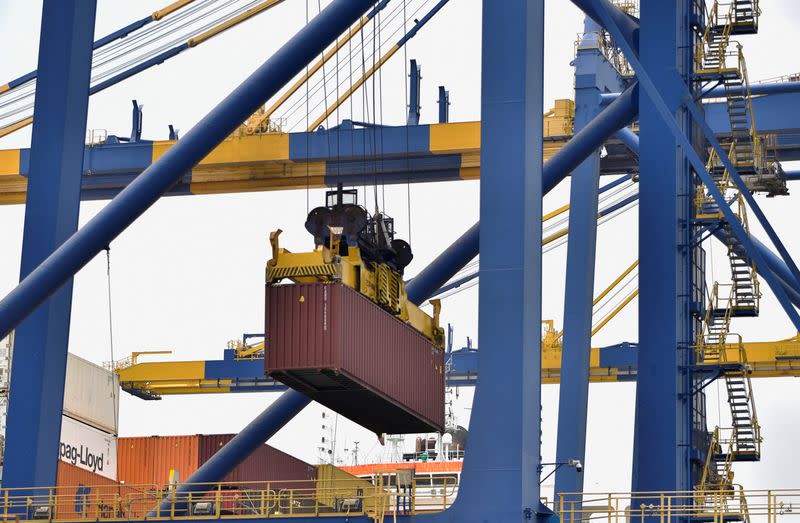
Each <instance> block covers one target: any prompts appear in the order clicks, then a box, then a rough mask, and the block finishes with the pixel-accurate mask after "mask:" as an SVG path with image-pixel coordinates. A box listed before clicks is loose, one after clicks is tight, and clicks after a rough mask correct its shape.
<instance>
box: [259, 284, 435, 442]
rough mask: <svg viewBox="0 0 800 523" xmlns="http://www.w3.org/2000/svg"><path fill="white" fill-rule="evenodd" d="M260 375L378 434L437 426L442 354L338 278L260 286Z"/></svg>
mask: <svg viewBox="0 0 800 523" xmlns="http://www.w3.org/2000/svg"><path fill="white" fill-rule="evenodd" d="M265 329H266V330H265V332H266V341H265V354H264V361H265V365H266V372H267V373H268V374H269V375H271V376H272V377H274V378H275V379H277V380H278V381H280V382H282V383H284V384H286V385H288V386H289V387H292V388H293V389H295V390H298V391H300V392H302V393H304V394H306V395H307V396H309V397H310V398H311V399H313V400H314V401H317V402H319V403H321V404H322V405H324V406H326V407H328V408H329V409H331V410H333V411H335V412H338V413H339V414H342V415H343V416H345V417H347V418H349V419H351V420H353V421H354V422H356V423H358V424H360V425H362V426H364V427H366V428H368V429H370V430H372V431H374V432H376V433H378V434H382V433H388V434H410V433H420V432H441V431H442V430H443V429H444V351H443V350H442V349H441V348H440V347H438V346H437V345H435V344H434V343H433V342H432V341H431V340H429V339H428V338H427V337H425V336H423V335H422V334H421V333H420V332H419V331H417V330H416V329H414V328H412V327H411V326H409V325H408V324H407V323H405V322H403V321H402V320H401V319H399V318H397V317H396V316H393V315H392V314H390V313H388V312H387V311H386V310H384V309H383V308H382V307H380V306H379V305H377V304H376V303H375V302H373V301H372V300H370V299H369V298H367V297H365V296H364V295H362V294H361V293H359V292H357V291H356V290H354V289H352V288H350V287H348V286H347V285H345V284H343V283H341V282H328V283H296V284H289V285H267V287H266V321H265Z"/></svg>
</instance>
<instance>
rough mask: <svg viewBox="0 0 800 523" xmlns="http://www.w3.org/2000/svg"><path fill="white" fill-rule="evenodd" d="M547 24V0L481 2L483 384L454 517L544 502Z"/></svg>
mask: <svg viewBox="0 0 800 523" xmlns="http://www.w3.org/2000/svg"><path fill="white" fill-rule="evenodd" d="M543 26H544V2H541V1H533V0H506V1H503V2H497V1H496V0H484V2H483V37H482V39H483V44H482V45H483V47H482V49H483V51H482V57H483V58H482V74H481V90H482V93H481V168H482V169H483V172H484V173H486V174H487V175H486V176H483V177H482V178H481V202H480V211H481V221H480V251H481V267H480V278H481V286H480V291H481V292H480V298H479V303H478V307H479V308H478V311H479V331H478V332H479V336H480V338H479V346H480V347H481V350H480V353H479V360H478V366H479V369H480V376H481V383H480V385H479V386H478V388H477V390H476V392H475V400H474V403H473V410H472V417H471V421H470V443H469V445H470V449H469V453H468V454H467V456H466V460H465V462H464V473H463V474H462V486H461V487H460V488H459V495H458V501H457V510H458V512H456V513H457V514H460V515H461V519H457V520H458V521H520V520H521V519H523V518H526V517H527V518H533V517H535V514H536V512H537V508H538V503H539V480H538V474H537V467H538V463H539V461H540V458H539V449H540V432H539V430H540V426H541V423H540V384H539V382H540V378H541V357H540V349H539V345H540V340H539V321H540V319H541V230H542V228H541V225H542V214H541V207H542V123H541V111H542V103H543V102H542V80H543V74H542V60H543V47H544V38H543V28H544V27H543ZM498 434H502V438H503V443H502V444H501V445H498V444H497V437H498ZM454 520H456V519H454Z"/></svg>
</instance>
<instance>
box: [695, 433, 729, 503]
mask: <svg viewBox="0 0 800 523" xmlns="http://www.w3.org/2000/svg"><path fill="white" fill-rule="evenodd" d="M722 456H724V459H720V458H721V457H722ZM732 456H733V453H732V452H730V449H729V450H728V452H723V451H722V444H721V441H720V429H719V427H716V428H715V429H714V431H713V432H712V433H711V442H710V443H709V446H708V453H707V454H706V462H705V466H704V467H703V475H702V477H701V479H700V483H698V484H697V486H696V488H697V490H699V491H701V492H712V491H725V490H729V489H731V487H732V485H733V484H732V482H733V470H732V468H733V467H732V465H733V460H732V459H731V457H732Z"/></svg>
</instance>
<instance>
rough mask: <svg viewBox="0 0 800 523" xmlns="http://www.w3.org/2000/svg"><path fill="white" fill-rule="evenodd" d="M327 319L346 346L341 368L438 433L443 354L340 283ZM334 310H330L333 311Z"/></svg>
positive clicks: (442, 423)
mask: <svg viewBox="0 0 800 523" xmlns="http://www.w3.org/2000/svg"><path fill="white" fill-rule="evenodd" d="M338 287H339V292H340V293H341V302H340V307H341V308H339V309H338V311H339V313H340V314H341V317H340V318H339V319H338V321H334V322H332V323H333V324H334V325H338V326H340V328H341V329H342V331H341V333H340V334H339V335H340V336H341V337H342V340H343V343H347V344H348V350H340V357H341V362H342V367H343V368H344V369H347V371H348V372H349V373H351V374H352V375H353V376H354V377H355V378H356V379H358V380H359V381H361V382H362V383H364V384H366V385H367V386H369V387H370V388H373V389H375V390H376V391H378V392H380V393H381V394H383V395H385V396H386V397H388V398H390V399H392V400H393V401H394V402H396V403H398V404H401V405H403V407H404V408H405V409H406V410H409V411H411V412H412V413H413V414H414V415H416V416H418V417H419V418H420V419H424V420H425V421H427V422H429V423H430V424H431V425H433V426H434V427H436V428H438V430H439V431H441V430H443V427H444V353H443V351H442V350H441V349H439V348H438V347H436V346H435V345H434V344H433V343H431V342H430V340H428V339H427V338H426V337H425V336H423V335H422V334H421V333H419V332H418V331H416V330H415V329H414V328H412V327H410V326H409V325H406V324H405V323H404V322H402V321H401V320H399V319H398V318H396V317H394V316H392V315H390V314H388V313H387V312H385V311H384V310H382V309H381V308H380V307H378V306H377V305H375V304H374V303H373V302H372V301H370V300H369V299H367V298H366V297H365V296H363V295H361V294H360V293H358V292H356V291H355V290H353V289H351V288H349V287H347V286H345V285H339V286H338ZM334 314H335V312H334Z"/></svg>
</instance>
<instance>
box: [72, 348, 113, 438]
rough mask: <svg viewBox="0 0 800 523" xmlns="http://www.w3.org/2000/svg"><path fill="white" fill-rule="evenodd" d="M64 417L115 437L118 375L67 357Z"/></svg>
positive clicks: (80, 359) (75, 357)
mask: <svg viewBox="0 0 800 523" xmlns="http://www.w3.org/2000/svg"><path fill="white" fill-rule="evenodd" d="M64 414H66V415H67V416H69V417H70V418H73V419H76V420H79V421H81V422H83V423H85V424H87V425H91V426H92V427H94V428H96V429H100V430H102V431H103V432H108V433H109V434H113V435H117V434H118V430H117V429H118V427H119V422H118V420H119V376H117V374H116V373H114V372H111V371H110V370H108V369H104V368H103V367H101V366H100V365H95V364H94V363H92V362H91V361H87V360H85V359H83V358H81V357H79V356H76V355H74V354H69V355H68V357H67V374H66V379H65V382H64Z"/></svg>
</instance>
